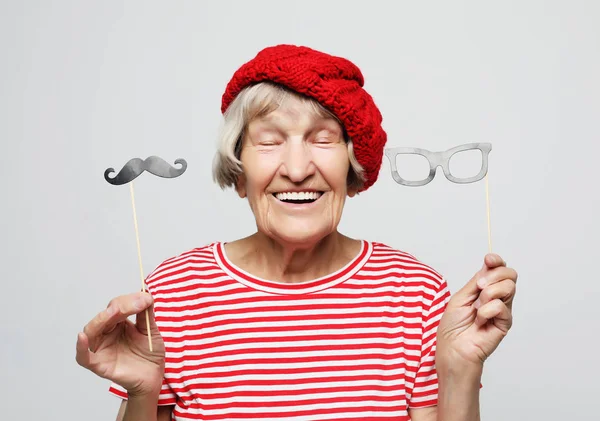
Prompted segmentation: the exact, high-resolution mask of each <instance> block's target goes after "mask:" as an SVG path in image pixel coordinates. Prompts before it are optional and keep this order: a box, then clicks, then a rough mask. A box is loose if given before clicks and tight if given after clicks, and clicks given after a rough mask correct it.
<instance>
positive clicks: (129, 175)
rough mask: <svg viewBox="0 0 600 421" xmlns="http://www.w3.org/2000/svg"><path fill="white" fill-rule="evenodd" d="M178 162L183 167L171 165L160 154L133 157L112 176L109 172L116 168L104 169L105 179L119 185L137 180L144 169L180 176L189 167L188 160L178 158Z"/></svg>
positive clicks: (171, 176) (163, 175) (154, 172)
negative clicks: (143, 157) (144, 158)
mask: <svg viewBox="0 0 600 421" xmlns="http://www.w3.org/2000/svg"><path fill="white" fill-rule="evenodd" d="M177 164H181V168H175V167H173V166H171V164H169V163H168V162H167V161H165V160H164V159H162V158H159V157H158V156H150V157H148V158H146V160H143V159H140V158H133V159H130V160H129V162H127V164H125V165H124V166H123V168H122V169H121V171H119V173H118V174H117V175H116V176H114V177H112V178H111V177H109V174H110V173H113V172H115V170H114V168H108V169H107V170H106V171H104V179H105V180H106V181H108V182H109V183H110V184H112V185H115V186H117V185H121V184H127V183H129V182H131V181H133V180H135V179H136V178H137V177H138V176H139V175H140V174H142V173H143V172H144V171H148V172H149V173H151V174H154V175H156V176H159V177H162V178H175V177H179V176H180V175H181V174H183V173H184V172H185V170H186V169H187V162H186V161H185V159H178V160H176V161H175V165H177Z"/></svg>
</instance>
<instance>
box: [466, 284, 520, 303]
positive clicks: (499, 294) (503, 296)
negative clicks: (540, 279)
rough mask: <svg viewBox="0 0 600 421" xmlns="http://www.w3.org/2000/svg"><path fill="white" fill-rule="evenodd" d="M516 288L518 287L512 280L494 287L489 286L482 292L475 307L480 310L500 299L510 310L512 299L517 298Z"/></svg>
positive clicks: (493, 285)
mask: <svg viewBox="0 0 600 421" xmlns="http://www.w3.org/2000/svg"><path fill="white" fill-rule="evenodd" d="M516 288H517V285H516V284H515V283H514V282H513V281H512V280H511V279H505V280H503V281H500V282H496V283H494V284H492V285H488V286H486V287H485V288H484V289H483V290H482V291H481V293H480V294H479V297H478V298H477V300H476V301H475V303H474V304H473V307H475V308H476V309H478V308H480V307H481V306H483V305H485V304H487V303H489V302H490V301H492V300H495V299H499V300H502V302H503V303H505V304H506V305H507V306H508V307H509V308H510V306H511V305H512V299H513V297H514V296H515V292H516Z"/></svg>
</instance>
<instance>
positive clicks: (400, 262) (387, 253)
mask: <svg viewBox="0 0 600 421" xmlns="http://www.w3.org/2000/svg"><path fill="white" fill-rule="evenodd" d="M368 243H369V244H370V245H371V248H372V252H371V257H370V259H369V262H370V263H371V265H373V266H376V267H378V268H380V269H385V270H389V271H397V272H399V273H401V274H402V275H422V276H424V277H426V278H428V279H429V280H430V281H431V282H432V283H433V284H434V285H435V286H436V287H438V288H439V287H442V286H443V285H444V284H445V283H446V280H445V279H444V276H443V275H442V274H441V273H440V272H438V271H437V270H436V269H434V268H433V266H431V265H430V264H428V263H426V262H425V261H423V260H421V259H420V258H418V257H417V256H416V255H414V254H412V253H409V252H407V251H406V250H403V249H399V248H396V247H394V246H391V245H389V244H386V243H383V242H378V241H369V242H368Z"/></svg>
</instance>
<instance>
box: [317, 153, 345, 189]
mask: <svg viewBox="0 0 600 421" xmlns="http://www.w3.org/2000/svg"><path fill="white" fill-rule="evenodd" d="M325 152H329V153H323V154H319V157H318V164H317V165H318V167H319V169H320V171H321V174H322V175H323V177H324V178H325V180H326V181H327V183H328V184H329V185H330V187H331V188H333V189H336V190H339V189H340V188H345V187H346V184H347V180H348V171H349V169H350V161H349V159H348V152H347V150H346V147H345V146H344V147H343V149H342V150H336V151H325Z"/></svg>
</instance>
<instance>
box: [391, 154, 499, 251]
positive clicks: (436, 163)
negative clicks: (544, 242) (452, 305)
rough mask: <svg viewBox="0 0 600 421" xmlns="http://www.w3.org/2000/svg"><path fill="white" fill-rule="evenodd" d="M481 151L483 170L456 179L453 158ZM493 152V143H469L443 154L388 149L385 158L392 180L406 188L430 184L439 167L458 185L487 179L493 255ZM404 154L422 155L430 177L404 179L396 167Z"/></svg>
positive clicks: (486, 194) (486, 191)
mask: <svg viewBox="0 0 600 421" xmlns="http://www.w3.org/2000/svg"><path fill="white" fill-rule="evenodd" d="M477 149H478V150H480V151H481V156H482V161H481V169H480V170H479V173H477V175H474V176H472V177H456V176H454V175H453V174H452V172H451V171H450V159H451V158H452V156H453V155H454V154H456V153H459V152H464V151H470V150H477ZM491 150H492V144H491V143H467V144H464V145H460V146H456V147H454V148H452V149H448V150H447V151H442V152H432V151H428V150H426V149H420V148H410V147H397V148H387V149H385V156H386V157H387V158H388V160H389V161H390V167H391V171H392V178H393V179H394V181H395V182H396V183H398V184H402V185H404V186H409V187H420V186H424V185H426V184H428V183H430V182H431V181H432V180H433V179H434V178H435V174H436V171H437V167H442V169H443V170H444V175H445V176H446V178H447V179H448V180H449V181H451V182H453V183H458V184H467V183H475V182H476V181H479V180H481V179H482V178H484V177H485V196H486V206H487V222H488V248H489V251H490V253H491V251H492V233H491V226H490V225H491V224H490V194H489V183H488V177H487V173H488V156H489V154H490V152H491ZM402 154H413V155H421V156H424V157H425V158H426V159H427V161H429V175H428V176H427V177H426V178H424V179H423V180H418V181H410V180H405V179H404V178H402V177H401V176H400V174H399V172H398V168H397V166H396V157H397V156H398V155H402Z"/></svg>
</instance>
